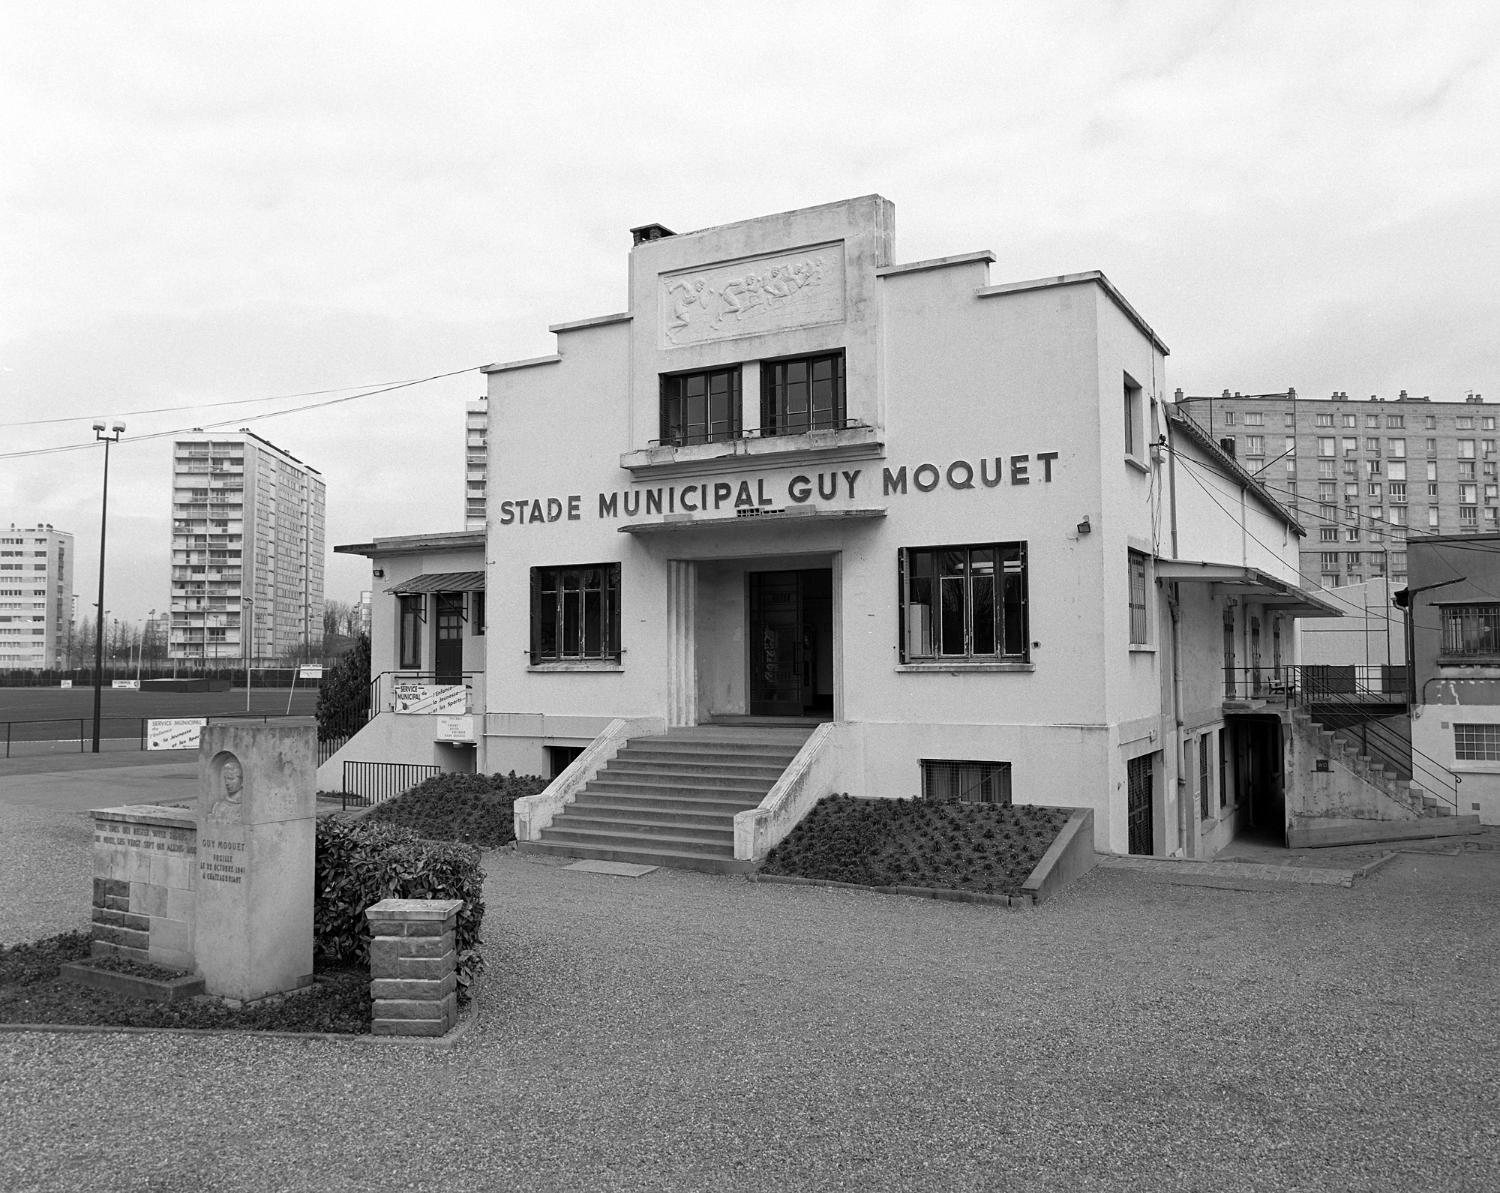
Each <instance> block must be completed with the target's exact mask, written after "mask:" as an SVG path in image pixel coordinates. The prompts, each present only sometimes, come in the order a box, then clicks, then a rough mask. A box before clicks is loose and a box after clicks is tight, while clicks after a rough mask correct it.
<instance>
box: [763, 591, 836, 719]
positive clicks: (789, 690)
mask: <svg viewBox="0 0 1500 1193" xmlns="http://www.w3.org/2000/svg"><path fill="white" fill-rule="evenodd" d="M745 579H746V582H747V584H748V587H749V591H748V596H747V604H748V607H749V623H750V624H749V633H748V636H747V638H748V646H749V651H748V653H749V659H748V666H749V676H748V679H749V683H748V684H747V687H748V695H749V700H748V707H749V711H750V714H751V715H752V716H760V717H807V716H827V715H829V714H830V713H832V711H833V571H832V569H830V568H805V569H802V570H800V571H781V572H749V573H747V574H746V577H745Z"/></svg>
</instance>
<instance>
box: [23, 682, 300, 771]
mask: <svg viewBox="0 0 1500 1193" xmlns="http://www.w3.org/2000/svg"><path fill="white" fill-rule="evenodd" d="M288 696H290V708H288ZM317 702H318V689H317V685H316V684H309V685H308V686H306V687H302V686H301V685H299V686H298V687H297V688H296V689H295V690H292V691H289V690H288V689H287V688H252V689H251V690H250V694H249V708H248V709H247V708H246V699H245V689H244V688H234V689H231V690H230V691H227V692H137V691H130V690H128V689H122V688H105V689H104V690H103V692H102V693H101V699H100V725H99V735H100V738H101V739H109V740H110V741H112V742H115V743H117V744H116V745H115V746H114V747H113V748H115V749H119V748H122V746H125V745H126V743H130V742H136V743H138V742H140V740H141V739H142V738H143V737H144V734H145V722H146V721H147V720H153V719H157V718H162V717H216V716H218V717H222V716H241V717H242V716H245V715H246V714H247V713H248V714H250V715H252V716H285V715H286V714H287V713H288V711H290V712H291V713H292V714H293V715H302V716H310V715H312V712H313V710H314V708H315V707H316V706H317ZM93 732H94V689H93V688H0V757H3V756H4V752H5V743H6V742H9V743H10V752H11V753H23V752H24V753H35V752H36V751H37V749H39V748H41V749H48V748H68V747H69V746H71V748H73V749H77V748H78V747H77V743H78V740H79V738H80V737H83V738H89V739H92V737H93ZM52 743H56V745H53V744H52Z"/></svg>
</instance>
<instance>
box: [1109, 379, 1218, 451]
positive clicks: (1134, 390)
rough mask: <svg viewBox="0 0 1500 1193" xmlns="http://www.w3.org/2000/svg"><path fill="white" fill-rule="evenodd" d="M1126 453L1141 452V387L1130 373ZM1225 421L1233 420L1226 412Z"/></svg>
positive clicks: (1126, 405) (1126, 404)
mask: <svg viewBox="0 0 1500 1193" xmlns="http://www.w3.org/2000/svg"><path fill="white" fill-rule="evenodd" d="M1124 401H1125V454H1126V455H1127V456H1139V455H1140V454H1141V387H1140V386H1139V385H1137V384H1136V383H1135V381H1134V380H1133V379H1132V378H1131V376H1130V374H1128V373H1127V374H1126V375H1125V397H1124ZM1224 421H1225V422H1226V423H1227V422H1231V421H1232V420H1231V419H1230V418H1229V416H1228V415H1227V414H1226V415H1225V418H1224Z"/></svg>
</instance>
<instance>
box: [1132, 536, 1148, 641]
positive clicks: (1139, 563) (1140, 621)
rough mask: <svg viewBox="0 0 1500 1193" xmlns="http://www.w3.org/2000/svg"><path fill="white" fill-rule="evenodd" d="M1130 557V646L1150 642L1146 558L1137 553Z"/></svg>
mask: <svg viewBox="0 0 1500 1193" xmlns="http://www.w3.org/2000/svg"><path fill="white" fill-rule="evenodd" d="M1129 555H1130V645H1131V646H1145V645H1147V644H1148V643H1149V642H1150V640H1151V639H1150V632H1151V631H1150V624H1149V619H1148V618H1147V616H1146V557H1145V556H1144V555H1143V554H1141V552H1139V551H1131V552H1130V553H1129Z"/></svg>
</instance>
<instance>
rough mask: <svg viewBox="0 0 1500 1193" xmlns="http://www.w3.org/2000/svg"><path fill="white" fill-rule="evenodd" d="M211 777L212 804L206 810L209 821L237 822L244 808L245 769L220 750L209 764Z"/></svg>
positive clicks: (230, 755)
mask: <svg viewBox="0 0 1500 1193" xmlns="http://www.w3.org/2000/svg"><path fill="white" fill-rule="evenodd" d="M208 765H209V772H210V774H211V775H212V776H213V778H212V782H213V793H214V802H213V805H212V806H211V807H210V808H209V810H208V818H209V819H210V820H227V821H230V822H237V821H238V820H240V818H241V814H242V811H243V808H244V802H243V797H244V791H245V768H244V766H243V765H242V764H241V763H240V760H239V759H238V758H236V757H235V756H234V755H233V754H231V753H230V752H229V751H228V750H221V751H220V752H219V753H217V754H215V755H214V757H213V759H212V760H211V761H210V762H209V764H208Z"/></svg>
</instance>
